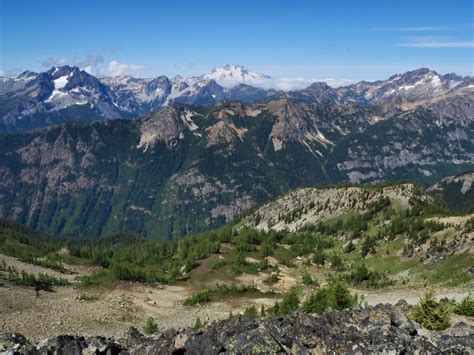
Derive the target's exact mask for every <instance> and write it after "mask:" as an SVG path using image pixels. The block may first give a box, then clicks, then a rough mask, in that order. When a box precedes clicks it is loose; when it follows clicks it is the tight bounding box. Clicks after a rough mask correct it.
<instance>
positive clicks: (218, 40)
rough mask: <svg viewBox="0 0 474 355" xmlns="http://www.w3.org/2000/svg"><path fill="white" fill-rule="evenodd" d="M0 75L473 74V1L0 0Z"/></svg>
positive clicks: (378, 76)
mask: <svg viewBox="0 0 474 355" xmlns="http://www.w3.org/2000/svg"><path fill="white" fill-rule="evenodd" d="M0 4H1V5H0V6H1V7H0V21H1V24H0V25H1V27H0V28H1V30H0V31H1V32H0V70H2V71H3V72H4V73H7V74H10V73H18V72H20V71H23V70H25V69H31V70H36V71H41V70H44V69H47V68H49V67H51V66H52V65H54V64H65V63H68V64H75V65H79V66H81V67H86V68H88V70H90V71H92V72H94V73H96V74H98V75H105V74H123V73H128V74H135V75H138V76H155V75H160V74H164V75H169V76H173V75H175V74H181V75H184V76H189V75H195V74H202V73H204V72H207V71H209V70H211V69H212V68H214V67H216V66H223V65H225V64H227V63H235V64H243V65H245V66H246V67H248V68H250V69H252V70H255V71H259V72H262V73H265V74H269V75H272V76H276V77H303V78H315V79H327V78H332V79H349V80H362V79H366V80H375V79H383V78H386V77H388V76H390V75H392V74H394V73H400V72H404V71H407V70H411V69H415V68H419V67H430V68H432V69H434V70H437V71H439V72H441V73H447V72H456V73H458V74H462V75H473V74H474V64H473V63H474V48H473V47H474V34H473V33H474V30H473V22H474V19H473V17H474V9H473V1H472V0H449V1H448V0H445V1H439V0H431V1H428V0H423V1H422V0H410V1H406V0H398V1H390V0H385V1H383V0H378V1H370V0H362V1H356V0H347V1H342V0H332V1H309V0H308V1H299V0H292V1H279V0H260V1H259V0H253V1H247V0H239V1H231V0H227V1H226V0H220V1H218V0H215V1H204V0H194V1H192V0H173V1H171V0H168V1H161V0H158V1H144V0H135V1H132V0H114V1H112V0H107V1H106V0H75V1H72V0H71V1H69V0H61V1H59V0H54V1H53V0H0Z"/></svg>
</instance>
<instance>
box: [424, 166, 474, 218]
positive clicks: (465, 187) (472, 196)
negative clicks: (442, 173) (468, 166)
mask: <svg viewBox="0 0 474 355" xmlns="http://www.w3.org/2000/svg"><path fill="white" fill-rule="evenodd" d="M428 191H429V192H431V193H433V194H435V195H438V196H440V197H441V198H442V199H443V200H444V201H445V202H446V204H447V205H448V207H449V208H451V209H452V210H454V211H457V212H465V211H468V210H469V211H471V212H472V211H474V172H472V171H471V172H467V173H463V174H459V175H455V176H448V177H446V178H444V179H443V180H441V181H440V182H438V183H436V184H434V185H433V186H431V187H430V188H429V189H428Z"/></svg>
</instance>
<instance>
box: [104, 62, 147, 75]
mask: <svg viewBox="0 0 474 355" xmlns="http://www.w3.org/2000/svg"><path fill="white" fill-rule="evenodd" d="M144 70H145V67H144V66H142V65H139V64H125V63H119V62H117V61H116V60H112V61H111V62H110V63H109V66H108V68H107V69H106V70H105V71H104V72H103V73H102V75H104V76H122V75H131V76H140V75H143V73H144Z"/></svg>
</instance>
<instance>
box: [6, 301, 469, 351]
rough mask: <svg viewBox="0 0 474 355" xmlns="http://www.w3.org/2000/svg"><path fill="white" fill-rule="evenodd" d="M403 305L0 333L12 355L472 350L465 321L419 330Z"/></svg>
mask: <svg viewBox="0 0 474 355" xmlns="http://www.w3.org/2000/svg"><path fill="white" fill-rule="evenodd" d="M404 308H405V307H404V304H403V303H402V302H401V303H399V304H398V307H397V306H390V305H378V306H375V307H368V308H362V309H355V310H343V311H329V312H326V313H324V314H323V315H321V316H317V315H308V314H304V313H300V312H295V313H291V314H289V315H286V316H279V317H278V316H274V317H269V318H265V319H253V318H247V317H242V316H237V317H235V318H234V319H230V320H223V321H217V322H213V323H211V324H207V325H204V326H203V327H202V328H200V329H191V328H188V329H184V330H181V331H176V330H172V329H171V330H164V331H159V332H158V333H157V334H155V335H153V336H149V337H145V336H142V335H141V334H140V333H139V332H138V331H137V330H136V329H133V328H132V329H131V330H130V331H129V334H128V337H127V339H123V340H118V341H117V340H113V339H106V338H102V337H94V338H85V337H81V336H58V337H55V338H52V339H46V340H44V341H42V342H40V343H38V344H31V343H29V342H28V341H27V340H26V339H25V338H24V337H23V336H21V335H19V334H0V342H1V343H3V344H4V346H5V344H6V345H7V347H8V348H7V349H5V350H6V352H7V353H11V354H14V353H15V354H17V353H19V354H37V353H39V354H47V353H48V354H49V353H52V352H54V353H56V352H57V353H59V352H61V353H77V354H78V353H103V354H105V353H108V354H109V353H110V354H126V353H130V354H183V353H186V354H220V353H234V354H275V353H278V354H279V353H282V354H314V353H344V354H367V353H371V354H372V353H376V354H380V353H422V354H433V353H457V354H469V353H471V352H472V351H473V350H474V328H473V327H472V326H468V325H466V324H464V323H460V324H456V325H454V326H452V327H451V328H448V329H447V330H445V331H438V332H434V331H432V332H430V331H427V330H425V329H421V328H420V327H419V325H418V324H417V323H416V322H413V321H411V320H409V319H408V318H407V317H406V315H405V314H404V312H403V309H404Z"/></svg>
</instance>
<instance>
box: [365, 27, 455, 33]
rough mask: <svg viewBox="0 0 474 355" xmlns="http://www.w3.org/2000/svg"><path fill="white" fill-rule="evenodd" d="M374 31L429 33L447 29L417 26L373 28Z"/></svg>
mask: <svg viewBox="0 0 474 355" xmlns="http://www.w3.org/2000/svg"><path fill="white" fill-rule="evenodd" d="M372 30H374V31H393V32H430V31H446V30H449V28H448V27H439V26H418V27H375V28H373V29H372Z"/></svg>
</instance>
